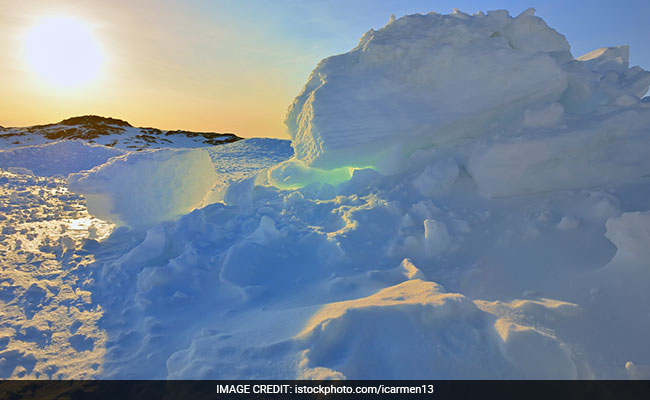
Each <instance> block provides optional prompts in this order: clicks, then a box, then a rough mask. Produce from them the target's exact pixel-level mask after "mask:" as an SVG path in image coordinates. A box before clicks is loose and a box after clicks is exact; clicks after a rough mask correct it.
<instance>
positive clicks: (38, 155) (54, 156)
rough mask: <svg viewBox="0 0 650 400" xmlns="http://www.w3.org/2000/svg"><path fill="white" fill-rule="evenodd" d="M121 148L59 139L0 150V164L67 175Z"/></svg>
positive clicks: (101, 160) (122, 152) (49, 174)
mask: <svg viewBox="0 0 650 400" xmlns="http://www.w3.org/2000/svg"><path fill="white" fill-rule="evenodd" d="M122 154H124V151H123V150H118V149H114V148H111V147H106V146H100V145H94V144H89V143H86V142H84V141H81V140H60V141H57V142H52V143H47V144H43V145H37V146H25V147H19V148H16V149H11V150H0V168H5V169H7V168H26V169H28V170H30V171H32V172H33V173H34V174H36V175H39V176H53V175H63V176H66V175H68V174H70V173H73V172H79V171H83V170H86V169H91V168H93V167H95V166H97V165H100V164H103V163H105V162H106V161H108V159H109V158H111V157H115V156H118V155H122Z"/></svg>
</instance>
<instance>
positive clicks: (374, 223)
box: [0, 10, 650, 379]
mask: <svg viewBox="0 0 650 400" xmlns="http://www.w3.org/2000/svg"><path fill="white" fill-rule="evenodd" d="M628 51H629V50H628V49H627V48H626V47H617V48H608V49H601V50H597V51H595V52H592V53H589V54H588V55H586V56H583V57H580V58H578V59H573V56H572V55H571V54H570V52H569V46H568V44H567V42H566V40H565V39H564V37H563V36H561V35H560V34H558V33H557V32H555V31H553V30H552V29H550V28H548V27H547V26H546V24H545V23H544V22H543V21H542V20H541V19H539V18H537V17H535V16H534V13H533V10H527V11H526V12H524V13H523V14H522V15H520V16H518V17H516V18H512V17H510V16H509V15H508V13H507V12H505V11H495V12H488V13H487V15H485V14H483V13H479V14H476V15H467V14H464V13H461V12H455V13H454V14H451V15H438V14H428V15H415V16H407V17H403V18H400V19H398V20H391V22H389V24H388V25H387V26H386V27H384V28H382V29H380V30H378V31H376V32H375V31H370V32H369V33H367V34H366V35H364V37H363V38H362V40H361V42H360V45H359V46H358V47H356V48H355V49H353V50H352V51H351V52H349V53H346V54H344V55H339V56H334V57H331V58H329V59H326V60H324V61H323V62H321V63H320V64H319V65H318V66H317V67H316V69H315V71H314V73H313V74H312V76H311V77H310V79H309V81H308V82H307V84H306V86H305V88H304V89H303V91H302V92H301V93H300V94H299V96H298V97H297V98H296V100H295V101H294V103H293V104H292V105H291V107H290V109H289V113H288V117H287V125H288V128H289V132H290V133H291V134H292V138H293V148H294V150H295V156H294V157H292V158H291V159H289V160H286V161H285V159H286V158H288V157H290V156H291V151H290V149H288V147H287V143H286V142H282V141H274V140H268V139H267V140H264V139H257V140H255V141H253V140H246V141H241V142H237V143H233V144H228V145H224V146H218V147H215V148H210V149H208V150H180V151H178V150H177V151H172V150H163V151H158V152H140V153H128V154H125V155H121V156H118V157H115V158H111V159H109V160H108V162H107V163H105V164H102V165H99V166H96V167H95V168H94V169H92V170H90V171H86V172H80V171H75V172H79V173H78V174H76V175H75V174H73V175H71V176H70V177H69V178H68V181H69V182H70V184H71V186H72V188H73V189H75V185H77V184H78V185H79V186H82V185H83V181H84V180H87V181H88V186H87V188H86V189H80V188H78V189H79V190H80V191H82V192H84V193H86V192H87V193H88V194H90V189H92V190H97V191H99V192H101V193H102V195H103V196H106V198H109V199H111V201H113V202H119V201H121V198H122V197H128V196H129V193H135V192H136V190H137V191H140V190H142V192H143V195H142V196H143V197H142V199H143V201H144V204H137V202H136V201H133V200H132V199H131V200H129V199H126V200H125V203H124V204H123V205H122V206H118V207H117V208H110V207H100V208H93V206H92V204H93V200H92V198H88V197H86V198H85V199H86V203H87V204H88V206H89V207H88V209H89V210H90V212H91V213H96V214H98V213H99V214H102V213H103V212H105V211H106V210H120V211H124V215H128V212H129V208H130V207H148V208H150V210H148V211H147V213H145V214H143V215H146V216H147V218H148V219H149V222H148V223H146V224H142V225H143V226H144V227H147V229H144V228H142V229H129V228H127V227H119V228H116V229H114V230H113V231H112V233H111V234H110V236H108V237H105V236H104V234H103V233H104V232H105V230H100V229H99V225H97V224H98V223H96V222H92V226H93V227H94V230H93V231H92V232H91V230H90V228H87V232H88V233H87V235H88V236H84V235H80V236H75V237H72V236H71V235H67V236H68V239H66V238H65V237H64V236H66V235H62V233H61V232H62V231H65V232H67V230H69V229H71V228H67V227H66V229H65V230H64V229H63V228H61V229H60V230H59V231H55V230H50V231H48V232H49V233H47V236H48V237H49V238H50V239H48V242H47V243H48V244H47V245H43V244H41V243H42V240H45V239H40V236H39V237H34V236H29V237H28V236H27V235H30V234H31V233H30V230H29V227H28V225H25V224H27V223H28V222H29V221H31V220H32V219H33V220H34V221H36V222H38V223H39V224H44V222H43V221H46V220H47V221H50V220H53V221H56V222H57V223H58V222H59V221H61V220H62V218H63V216H66V217H65V218H66V219H65V220H67V219H68V217H67V215H68V214H65V213H64V212H63V211H62V210H63V209H64V208H65V207H66V206H67V205H70V207H72V208H71V209H70V210H71V211H66V212H68V213H73V214H74V215H72V214H71V215H70V217H69V219H72V220H74V221H77V220H79V219H84V220H88V219H91V217H90V215H88V214H87V213H88V211H87V210H86V209H85V208H83V207H82V206H81V204H82V200H83V199H84V197H83V196H77V195H74V194H71V193H70V192H69V191H68V190H67V188H66V185H65V182H64V181H63V180H61V179H59V178H57V177H39V176H34V175H31V174H30V171H27V170H25V168H26V169H31V170H32V171H33V170H34V169H37V168H34V169H32V165H30V163H28V162H25V163H22V164H21V165H16V166H12V168H14V169H13V170H12V171H7V172H2V174H3V175H2V178H1V180H0V183H2V185H3V186H2V187H3V192H2V193H0V194H1V195H2V197H0V200H2V201H3V203H2V207H3V210H6V213H7V214H8V215H9V217H7V218H6V219H4V220H0V224H1V225H2V238H1V239H2V240H0V245H1V246H2V247H0V251H2V252H3V253H2V255H3V259H6V260H9V261H8V262H5V264H3V265H2V267H3V268H2V274H3V275H2V277H3V280H2V281H1V282H2V283H1V286H0V289H1V291H0V302H2V308H0V310H2V313H3V314H2V315H3V318H2V324H3V325H2V327H1V329H2V331H0V345H1V346H3V349H2V350H0V358H1V359H4V361H1V362H0V373H1V374H2V377H35V378H38V377H56V378H63V377H95V378H130V379H138V378H142V379H154V378H156V379H158V378H160V379H164V378H170V379H182V378H203V379H214V378H221V379H224V378H296V377H300V378H349V379H363V378H380V379H383V378H431V379H436V378H437V379H443V378H454V379H455V378H544V379H546V378H554V379H556V378H557V379H591V378H599V379H606V378H607V379H627V378H629V379H647V378H648V377H650V374H649V372H648V371H650V346H647V338H648V337H650V291H649V290H648V288H650V264H649V263H648V259H649V257H650V254H648V249H649V248H650V229H649V227H650V202H649V199H650V181H649V180H648V179H649V177H650V164H648V161H647V157H646V155H647V154H650V140H649V139H648V135H650V123H649V122H650V120H649V118H650V103H647V102H642V101H641V100H640V98H641V96H643V95H644V94H645V92H646V91H647V87H648V84H650V78H648V77H649V76H650V74H649V73H648V72H646V71H643V70H642V69H641V68H638V67H632V68H629V66H628V58H627V57H628ZM39 151H40V150H39ZM206 152H207V153H206ZM156 154H159V156H157V155H156ZM199 154H200V155H199ZM208 154H209V155H210V156H211V157H208ZM159 157H160V158H159ZM210 159H211V161H212V162H211V163H210ZM33 162H34V165H39V163H40V161H38V160H34V161H33ZM210 164H211V165H210ZM274 164H277V165H274ZM190 165H195V168H189V167H188V166H190ZM142 166H147V167H148V168H149V169H145V168H140V167H142ZM179 167H180V168H179ZM3 168H4V167H3ZM20 168H23V169H20ZM177 169H178V170H177ZM146 171H150V172H149V173H150V174H151V176H153V177H154V178H153V179H151V181H152V182H149V178H148V175H147V172H146ZM213 171H216V177H215V176H213V175H212V173H213ZM158 172H160V173H158ZM177 173H179V176H177V175H176V174H177ZM181 174H182V175H183V176H184V177H185V179H186V180H187V181H188V182H187V186H186V187H184V186H183V185H185V183H183V182H184V180H185V179H181V176H180V175H181ZM204 177H205V182H206V183H205V185H203V184H202V183H201V184H197V183H194V182H197V181H198V182H203V181H202V179H203V178H204ZM208 177H210V179H207V178H208ZM208 181H210V182H211V183H213V184H214V186H212V189H210V188H209V187H208V186H210V185H209V182H208ZM119 182H122V184H120V183H119ZM124 183H127V184H126V185H124ZM39 188H42V192H41V189H39ZM134 188H137V189H134ZM199 188H200V190H199ZM84 190H86V191H84ZM122 190H123V192H122ZM179 190H180V191H183V192H185V191H187V192H188V193H192V196H191V197H192V198H194V194H196V197H195V198H196V199H198V198H199V197H200V196H207V197H204V199H205V202H204V206H203V207H200V206H199V207H198V208H196V209H194V210H193V211H191V212H188V213H186V214H185V215H182V216H180V217H178V219H176V220H173V219H172V220H170V219H171V218H168V217H165V216H164V215H166V214H167V213H168V211H169V210H165V209H163V208H161V204H162V203H165V202H162V201H161V199H160V198H159V197H158V194H159V193H163V192H164V191H168V192H169V193H176V191H179ZM120 193H123V194H120ZM172 197H173V196H172ZM208 203H209V204H208ZM41 204H47V208H44V210H48V211H47V212H45V211H41ZM177 204H178V203H177V202H176V201H172V202H171V204H170V207H171V209H172V210H173V211H174V212H173V213H172V212H170V213H169V215H171V214H177V213H178V211H177V210H178V209H177V208H176V205H177ZM196 205H198V204H195V205H194V206H196ZM194 206H192V207H194ZM188 211H189V210H188ZM99 214H98V215H97V216H100V215H99ZM3 215H4V214H3ZM138 215H140V214H139V213H132V214H131V215H130V216H127V217H123V216H120V218H118V219H121V220H122V221H124V219H126V220H127V221H137V219H138V218H139V217H138ZM101 216H104V215H103V214H102V215H101ZM82 217H83V218H82ZM92 221H99V220H98V219H97V218H94V219H92ZM153 221H156V222H153ZM158 221H164V222H161V223H158ZM104 224H105V225H103V226H109V227H110V225H108V224H106V223H104ZM72 225H73V223H72V222H70V225H66V226H72ZM74 225H75V226H77V227H79V226H81V227H83V226H90V225H88V224H87V223H86V225H82V224H81V223H79V222H74ZM134 225H136V226H137V225H139V224H137V223H136V224H134ZM39 226H41V225H39ZM43 226H44V225H43ZM48 229H52V228H48ZM81 232H82V233H83V232H84V231H83V230H81ZM91 234H92V237H91ZM30 238H31V239H30ZM31 243H34V244H31ZM28 245H29V246H31V247H28ZM33 285H36V286H33ZM57 293H59V294H58V295H57ZM61 293H63V294H61ZM70 302H73V303H70ZM65 307H69V308H68V309H69V310H71V311H70V312H67V310H68V309H65ZM73 307H74V308H73ZM62 308H63V309H65V311H62ZM74 310H76V311H74ZM2 335H4V336H2ZM50 338H51V339H50ZM57 349H61V350H60V354H59V353H57ZM85 355H87V356H88V357H84V356H85ZM70 357H73V358H74V362H73V363H72V364H71V365H72V367H68V366H67V365H68V364H67V363H68V360H69V359H71V358H70ZM75 357H76V358H75Z"/></svg>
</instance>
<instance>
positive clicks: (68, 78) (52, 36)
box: [25, 16, 104, 89]
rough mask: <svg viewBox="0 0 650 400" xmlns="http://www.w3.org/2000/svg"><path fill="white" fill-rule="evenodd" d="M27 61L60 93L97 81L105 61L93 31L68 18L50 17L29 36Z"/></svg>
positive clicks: (32, 29) (42, 21)
mask: <svg viewBox="0 0 650 400" xmlns="http://www.w3.org/2000/svg"><path fill="white" fill-rule="evenodd" d="M25 58H26V61H27V62H28V64H29V65H30V66H31V68H32V70H33V71H34V72H35V73H36V74H37V75H39V76H40V77H41V78H43V79H44V80H45V81H47V82H48V83H50V84H51V85H53V86H55V87H57V88H60V89H71V88H75V87H79V86H83V85H85V84H88V83H91V82H93V81H95V80H96V79H97V78H98V77H99V75H100V70H101V67H102V64H103V61H104V57H103V54H102V51H101V48H100V46H99V42H98V41H97V40H96V39H95V38H94V36H93V34H92V31H91V30H90V29H89V27H88V26H87V25H86V24H85V23H84V22H82V21H81V20H78V19H75V18H72V17H68V16H52V17H48V18H45V19H42V20H41V21H39V23H37V24H36V25H34V26H33V27H32V28H31V29H30V30H29V31H28V32H27V35H26V36H25Z"/></svg>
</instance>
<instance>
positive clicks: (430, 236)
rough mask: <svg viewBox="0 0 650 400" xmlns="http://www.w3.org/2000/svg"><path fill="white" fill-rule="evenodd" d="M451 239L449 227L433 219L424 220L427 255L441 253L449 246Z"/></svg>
mask: <svg viewBox="0 0 650 400" xmlns="http://www.w3.org/2000/svg"><path fill="white" fill-rule="evenodd" d="M449 244H450V239H449V233H448V232H447V227H446V226H445V224H443V223H442V222H438V221H435V220H433V219H425V220H424V252H425V254H426V255H427V257H433V256H437V255H439V254H441V253H442V252H444V251H445V250H447V248H448V247H449Z"/></svg>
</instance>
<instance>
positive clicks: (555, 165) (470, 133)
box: [269, 9, 650, 196]
mask: <svg viewBox="0 0 650 400" xmlns="http://www.w3.org/2000/svg"><path fill="white" fill-rule="evenodd" d="M628 57H629V50H628V48H627V47H626V46H619V47H615V48H605V49H599V50H596V51H594V52H591V53H589V54H587V55H585V56H583V57H580V58H578V59H574V58H573V56H572V55H571V53H570V51H569V44H568V43H567V41H566V40H565V38H564V36H562V35H560V34H559V33H557V32H556V31H555V30H553V29H551V28H549V27H548V26H547V25H546V23H545V22H544V21H543V20H542V19H540V18H538V17H536V16H535V15H534V10H532V9H531V10H527V11H526V12H524V13H522V14H521V15H519V16H518V17H516V18H513V17H510V16H509V15H508V13H507V12H506V11H495V12H488V13H487V15H486V14H483V13H478V14H475V15H471V16H470V15H467V14H464V13H461V12H455V13H454V14H451V15H439V14H435V13H430V14H427V15H409V16H405V17H402V18H400V19H397V20H391V21H390V22H389V23H388V24H387V25H386V26H384V27H383V28H381V29H380V30H378V31H374V30H370V31H369V32H367V33H366V34H365V35H364V36H363V37H362V38H361V41H360V42H359V45H358V46H357V47H355V48H354V49H353V50H351V51H350V52H348V53H345V54H341V55H337V56H333V57H329V58H327V59H325V60H323V61H321V62H320V63H319V64H318V66H317V67H316V69H315V70H314V71H313V72H312V74H311V76H310V78H309V80H308V81H307V83H306V84H305V86H304V88H303V89H302V91H301V93H300V94H299V95H298V96H297V97H296V99H295V100H294V102H293V104H292V105H291V106H290V107H289V111H288V114H287V118H286V121H285V122H286V124H287V127H288V132H289V134H290V135H291V137H292V139H293V146H294V149H295V158H296V160H293V161H290V163H292V164H291V165H296V163H301V164H300V165H304V167H303V169H302V170H297V169H296V168H295V167H289V166H288V164H287V163H285V164H283V165H282V166H279V167H278V168H276V170H277V171H273V172H272V173H271V174H270V176H271V177H275V179H271V178H270V179H269V181H270V182H271V183H272V184H275V185H276V186H278V187H290V186H291V185H290V183H294V186H305V185H306V184H309V183H311V182H312V181H313V180H314V179H311V180H307V181H305V179H304V176H305V175H307V172H305V169H308V168H311V169H312V172H311V174H312V175H314V176H317V177H325V178H327V177H329V175H328V174H327V172H330V175H331V172H333V171H340V170H342V169H344V168H346V167H347V168H368V167H370V168H374V169H376V170H378V171H380V172H382V173H384V174H394V173H399V172H403V171H405V170H419V171H421V161H418V162H415V163H414V158H417V157H419V155H418V154H419V153H422V152H423V151H424V152H438V153H439V156H440V157H443V156H444V155H445V153H452V154H454V157H455V158H456V160H455V161H456V162H458V163H459V165H458V167H459V168H461V169H462V168H465V169H466V170H467V171H468V172H469V173H470V175H471V176H472V177H473V178H474V179H475V180H476V183H477V185H478V186H479V190H480V191H481V192H482V193H483V194H484V195H486V196H507V195H518V194H523V193H530V192H541V191H548V190H556V189H565V188H569V187H575V186H578V185H581V187H592V186H598V185H602V184H608V183H611V182H613V181H620V180H622V179H623V180H629V179H636V178H639V177H641V176H643V175H645V174H648V173H649V172H650V164H649V163H648V161H647V158H646V157H645V156H644V154H647V151H648V150H649V149H648V143H647V140H645V137H646V133H647V127H648V124H649V122H650V107H648V106H647V105H643V104H642V103H641V101H640V98H641V97H643V95H644V94H645V93H646V91H647V90H648V85H650V73H648V72H647V71H644V70H643V69H641V68H639V67H633V68H629V66H628ZM613 111H621V112H613ZM623 111H625V112H623ZM585 146H587V147H588V148H589V149H590V151H584V148H585ZM622 154H626V157H622ZM420 155H421V154H420ZM420 158H421V157H420ZM441 159H442V158H441ZM452 161H453V160H452ZM597 163H606V164H607V167H606V168H603V169H601V170H598V171H595V170H594V169H593V168H592V167H591V166H592V165H594V164H597ZM322 170H332V171H325V172H323V171H322ZM455 174H456V172H455V169H454V166H453V164H447V165H444V164H439V165H438V166H437V167H435V168H434V166H433V165H430V166H428V167H427V168H426V169H425V170H424V171H422V172H421V175H420V176H419V177H418V178H417V179H416V180H415V181H414V182H413V184H414V185H415V186H416V187H417V188H418V190H419V192H420V193H422V194H424V195H429V196H433V195H438V194H440V193H444V191H445V190H446V187H447V186H448V183H449V182H450V181H453V178H455ZM274 175H279V176H280V178H281V179H277V177H276V176H274ZM292 175H297V176H292ZM339 175H340V174H339ZM350 176H351V173H349V174H348V176H347V179H349V177H350ZM325 178H321V181H324V180H325ZM339 181H340V180H339Z"/></svg>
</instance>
